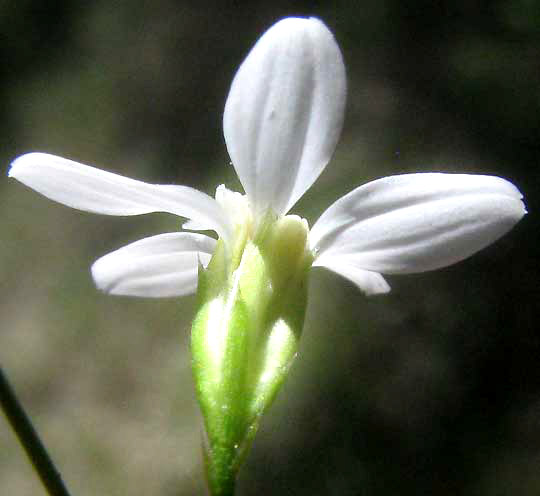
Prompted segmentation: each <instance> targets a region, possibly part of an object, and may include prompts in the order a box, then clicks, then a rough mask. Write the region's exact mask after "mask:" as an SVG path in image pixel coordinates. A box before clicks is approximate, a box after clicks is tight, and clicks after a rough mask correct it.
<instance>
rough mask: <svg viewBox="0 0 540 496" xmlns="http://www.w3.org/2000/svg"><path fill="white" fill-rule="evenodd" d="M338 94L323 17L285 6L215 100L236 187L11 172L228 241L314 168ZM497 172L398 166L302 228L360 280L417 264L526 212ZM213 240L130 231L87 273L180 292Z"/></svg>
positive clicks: (36, 164)
mask: <svg viewBox="0 0 540 496" xmlns="http://www.w3.org/2000/svg"><path fill="white" fill-rule="evenodd" d="M345 97H346V76H345V67H344V64H343V59H342V56H341V53H340V50H339V48H338V46H337V44H336V41H335V39H334V37H333V36H332V34H331V33H330V31H329V30H328V28H327V27H326V26H325V25H324V24H323V23H322V22H321V21H319V20H317V19H313V18H310V19H301V18H289V19H284V20H282V21H280V22H278V23H277V24H275V25H274V26H273V27H271V28H270V29H269V30H268V31H267V32H266V33H265V34H264V35H263V36H262V37H261V38H260V40H259V41H258V42H257V43H256V45H255V46H254V48H253V49H252V50H251V52H250V53H249V55H248V56H247V58H246V60H245V61H244V62H243V64H242V65H241V66H240V68H239V70H238V72H237V74H236V76H235V78H234V80H233V83H232V87H231V90H230V93H229V96H228V99H227V102H226V104H225V112H224V117H223V127H224V135H225V141H226V144H227V149H228V151H229V154H230V157H231V159H232V163H233V165H234V167H235V170H236V172H237V174H238V177H239V178H240V181H241V183H242V186H243V187H244V190H245V193H246V194H245V196H244V195H241V194H240V193H234V192H231V191H229V190H227V189H226V188H225V187H224V186H220V187H219V188H218V189H217V192H216V198H215V199H213V198H211V197H209V196H207V195H206V194H204V193H201V192H199V191H197V190H195V189H192V188H189V187H186V186H174V185H154V184H147V183H144V182H140V181H136V180H133V179H128V178H125V177H122V176H119V175H117V174H112V173H110V172H105V171H102V170H100V169H96V168H93V167H89V166H86V165H82V164H79V163H76V162H73V161H71V160H67V159H64V158H60V157H56V156H52V155H48V154H44V153H29V154H26V155H23V156H21V157H19V158H17V159H16V160H15V161H14V162H13V163H12V165H11V168H10V170H9V176H10V177H13V178H15V179H17V180H19V181H20V182H22V183H24V184H25V185H27V186H29V187H31V188H33V189H35V190H36V191H38V192H40V193H42V194H43V195H45V196H46V197H48V198H50V199H52V200H55V201H57V202H60V203H63V204H65V205H68V206H70V207H73V208H78V209H80V210H86V211H89V212H95V213H101V214H107V215H120V216H125V215H139V214H145V213H150V212H158V211H159V212H169V213H172V214H175V215H178V216H181V217H185V218H187V219H188V221H187V223H186V224H184V228H186V229H190V230H214V231H215V232H216V233H217V235H218V237H219V238H221V239H223V241H224V243H225V245H227V244H232V243H233V241H234V237H235V233H236V232H237V231H238V228H239V226H242V225H246V224H249V226H250V229H248V231H249V232H250V233H252V234H253V233H254V232H255V230H256V226H257V225H258V223H259V222H260V221H261V219H262V218H263V217H264V216H265V215H267V213H268V212H271V213H273V214H274V215H275V216H276V217H277V218H280V217H282V216H285V215H286V214H287V212H288V211H289V210H290V209H291V208H292V207H293V206H294V204H295V203H296V202H297V200H298V199H299V198H300V197H301V196H302V195H303V194H304V193H305V192H306V191H307V190H308V189H309V187H310V186H311V185H312V184H313V182H314V181H315V180H316V179H317V177H318V176H319V175H320V174H321V172H322V171H323V170H324V168H325V166H326V164H327V163H328V161H329V160H330V158H331V156H332V154H333V152H334V149H335V146H336V144H337V141H338V138H339V134H340V132H341V126H342V122H343V114H344V105H345ZM521 198H522V195H521V194H520V192H519V191H518V190H517V188H516V187H515V186H513V185H512V184H511V183H509V182H508V181H506V180H505V179H502V178H499V177H493V176H482V175H465V174H441V173H428V174H406V175H398V176H392V177H386V178H383V179H379V180H376V181H373V182H370V183H368V184H366V185H364V186H360V187H359V188H357V189H355V190H353V191H351V192H350V193H349V194H347V195H345V196H344V197H342V198H340V199H338V200H337V201H336V202H335V203H334V204H333V205H331V206H330V207H329V208H328V209H327V210H326V211H325V212H324V213H323V214H322V216H321V217H320V218H319V220H318V221H317V222H316V223H315V224H314V226H313V228H312V229H311V232H310V233H309V246H310V248H311V250H312V251H313V254H314V257H315V259H314V263H313V265H314V266H322V267H326V268H327V269H330V270H332V271H334V272H336V273H338V274H341V275H342V276H344V277H346V278H348V279H349V280H351V281H352V282H354V283H355V284H356V285H357V286H358V287H359V288H360V289H362V290H363V291H364V292H365V293H367V294H375V293H384V292H387V291H389V286H388V284H387V283H386V281H385V280H384V278H383V276H382V275H381V274H398V273H401V274H404V273H412V272H422V271H427V270H432V269H436V268H439V267H444V266H447V265H450V264H453V263H455V262H457V261H459V260H462V259H464V258H466V257H468V256H470V255H472V254H473V253H475V252H476V251H478V250H480V249H481V248H483V247H485V246H487V245H488V244H490V243H492V242H494V241H495V240H496V239H498V238H499V237H500V236H502V235H503V234H505V233H506V232H507V231H508V230H509V229H510V228H511V227H512V226H513V225H514V224H515V223H516V222H518V221H519V219H520V218H521V217H522V216H523V215H524V214H525V207H524V205H523V202H522V201H521ZM215 246H216V241H215V240H214V239H213V238H211V237H209V236H206V235H203V234H198V233H193V232H175V233H166V234H162V235H158V236H153V237H149V238H145V239H142V240H140V241H137V242H135V243H132V244H129V245H127V246H125V247H123V248H121V249H119V250H117V251H114V252H112V253H110V254H108V255H105V256H104V257H102V258H100V259H99V260H97V261H96V262H95V264H94V265H93V267H92V275H93V277H94V280H95V282H96V285H97V286H98V287H99V288H100V289H102V290H103V291H106V292H108V293H112V294H123V295H135V296H150V297H160V296H179V295H185V294H189V293H193V292H194V291H195V290H196V287H197V266H198V262H199V261H201V263H203V265H206V264H207V263H208V261H209V260H210V258H211V255H212V253H213V252H214V249H215Z"/></svg>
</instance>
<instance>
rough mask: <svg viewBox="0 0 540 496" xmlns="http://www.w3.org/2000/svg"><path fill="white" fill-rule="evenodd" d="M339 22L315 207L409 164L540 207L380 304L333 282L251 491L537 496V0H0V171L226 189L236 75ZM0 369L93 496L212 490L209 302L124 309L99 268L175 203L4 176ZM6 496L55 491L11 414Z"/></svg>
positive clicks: (4, 465) (269, 431) (151, 230)
mask: <svg viewBox="0 0 540 496" xmlns="http://www.w3.org/2000/svg"><path fill="white" fill-rule="evenodd" d="M290 15H302V16H306V15H314V16H317V17H320V18H321V19H323V20H324V21H325V22H326V24H327V25H328V26H329V28H330V29H331V30H332V31H333V32H334V34H335V36H336V39H337V41H338V43H339V44H340V46H341V49H342V51H343V55H344V58H345V62H346V66H347V70H348V83H349V96H348V104H347V114H346V120H345V126H344V131H343V136H342V139H341V141H340V144H339V145H338V149H337V151H336V154H335V157H334V159H333V161H332V162H331V163H330V165H329V166H328V168H327V170H326V171H325V172H324V173H323V175H322V177H321V178H320V179H319V180H318V182H317V183H316V185H315V186H314V187H313V189H312V190H310V191H309V192H308V194H307V195H306V197H305V198H303V199H302V200H301V201H300V202H299V203H298V205H297V206H296V207H295V208H294V212H295V213H298V214H300V215H303V216H305V217H306V218H308V220H310V222H313V221H314V220H315V219H316V218H317V216H318V215H319V214H320V213H321V212H322V211H323V210H324V209H325V208H326V206H328V205H329V204H330V202H332V201H334V200H335V199H337V198H338V197H339V196H340V195H342V194H344V193H345V192H347V191H349V190H350V189H351V188H352V187H353V186H354V185H359V184H361V183H363V182H365V181H367V180H371V179H374V178H377V177H380V176H385V175H389V174H394V173H403V172H419V171H435V170H437V171H451V172H472V173H482V174H495V175H500V176H503V177H506V178H508V179H510V180H511V181H512V182H514V183H515V184H516V185H517V186H518V187H519V188H520V189H521V191H522V192H523V193H524V195H525V200H526V204H527V207H528V210H529V212H530V213H529V214H528V215H527V216H526V217H525V218H524V219H523V220H522V221H521V223H520V224H519V225H518V226H517V227H516V228H515V229H514V230H513V231H512V232H511V233H510V234H508V235H507V236H505V237H504V238H503V239H501V240H500V241H498V242H497V243H496V244H495V245H493V246H491V247H489V248H488V249H486V250H484V251H482V252H481V253H479V254H477V255H475V256H474V257H472V258H471V259H469V260H467V261H465V262H462V263H460V264H458V265H456V266H453V267H450V268H447V269H444V270H440V271H437V272H432V273H426V274H420V275H414V276H403V277H390V278H389V282H390V284H391V286H392V292H391V293H390V294H389V295H386V296H381V297H376V298H369V299H368V298H366V297H365V296H363V295H362V294H361V293H360V292H359V291H358V290H357V289H356V288H354V287H353V286H352V285H351V284H349V283H348V282H346V281H345V280H344V279H341V278H339V277H338V276H335V275H333V274H330V273H327V272H325V271H324V270H321V269H317V270H315V271H314V272H313V275H312V278H311V295H310V296H311V297H310V305H309V309H308V316H307V321H306V326H305V331H304V337H303V341H302V344H301V351H300V354H299V358H298V359H297V361H296V363H295V365H294V367H293V369H292V372H291V374H290V378H289V380H288V381H287V383H286V384H285V386H284V388H283V391H282V393H281V395H280V396H279V397H278V399H277V401H276V404H275V405H274V406H273V407H272V409H271V411H270V412H269V414H268V415H267V417H266V419H265V421H264V422H263V424H262V426H261V430H260V434H259V435H258V438H256V441H255V444H254V447H253V450H252V452H251V454H250V457H249V459H248V461H247V463H246V466H245V467H244V469H243V471H242V472H241V476H240V480H239V490H238V494H239V495H251V494H268V495H272V494H287V495H289V494H290V495H301V494H310V495H313V494H321V495H323V494H324V495H370V496H372V495H373V496H379V495H381V496H382V495H384V496H390V495H400V496H402V495H417V494H433V495H438V496H439V495H440V496H445V495H456V494H463V495H471V496H472V495H486V494H489V495H492V496H499V495H500V496H503V495H515V494H519V495H531V496H533V495H538V494H540V360H539V357H540V335H539V331H538V329H537V326H536V314H537V307H538V296H539V290H538V282H537V281H538V280H539V272H540V271H539V269H538V232H539V222H538V216H537V214H536V212H538V193H539V174H538V167H539V164H540V160H539V158H540V153H539V152H540V140H539V134H540V133H539V131H540V70H539V67H540V64H539V61H540V2H539V1H537V0H493V1H480V0H455V1H452V2H450V1H440V2H434V1H414V2H401V1H398V0H366V1H335V2H300V1H298V2H283V1H274V2H260V1H250V2H243V1H231V2H225V1H223V2H207V1H204V0H200V1H197V2H195V1H177V2H174V1H172V0H154V1H152V2H149V1H134V2H127V1H126V2H122V1H117V2H114V1H112V2H111V1H96V2H89V3H83V2H73V1H62V0H60V1H57V2H54V3H51V2H40V1H35V0H19V1H17V2H15V1H11V0H7V1H4V2H2V3H0V33H2V35H1V40H2V42H1V43H0V59H1V60H2V63H1V66H0V71H1V73H0V74H1V77H0V99H1V107H0V108H1V110H0V116H1V118H0V136H1V141H2V146H1V147H0V158H1V162H2V163H3V164H4V170H5V171H7V167H8V164H9V162H10V161H11V160H12V159H13V158H15V157H16V156H17V155H19V154H22V153H24V152H27V151H33V150H36V151H46V152H51V153H55V154H58V155H62V156H65V157H69V158H73V159H75V160H79V161H82V162H85V163H88V164H94V165H97V166H99V167H102V168H105V169H108V170H111V171H115V172H119V173H122V174H125V175H128V176H131V177H134V178H138V179H141V180H146V181H152V182H159V183H168V182H169V183H170V182H173V183H178V184H186V185H190V186H194V187H197V188H199V189H202V190H204V191H206V192H208V193H210V194H213V192H214V188H215V187H216V186H217V185H218V184H221V183H223V182H224V183H225V184H226V185H227V186H229V187H233V188H237V189H238V188H239V185H238V182H237V180H236V178H235V175H234V171H233V169H232V167H230V166H229V165H228V162H229V159H228V156H227V152H226V149H225V145H224V140H223V136H222V124H221V119H222V112H223V106H224V102H225V99H226V96H227V92H228V88H229V85H230V82H231V80H232V77H233V75H234V73H235V70H236V68H237V67H238V65H239V64H240V62H241V61H242V60H243V58H244V56H245V55H246V54H247V52H248V51H249V49H250V48H251V46H252V45H253V43H254V42H255V41H256V39H257V38H258V37H259V36H260V35H261V34H262V33H263V31H264V30H266V29H267V28H268V27H269V26H270V25H271V24H273V23H274V22H275V21H277V20H278V19H280V18H281V17H284V16H290ZM0 189H1V193H0V194H1V199H2V207H3V209H2V211H3V220H2V240H1V242H0V270H1V272H0V274H1V281H2V289H1V294H0V312H1V315H2V321H3V325H2V328H1V329H0V360H1V363H2V366H3V367H4V369H5V370H6V372H7V373H8V374H9V376H10V378H11V380H12V381H13V383H14V385H15V387H16V388H17V390H18V392H19V394H20V397H21V399H22V400H23V401H24V403H25V405H26V407H27V408H28V410H29V412H30V413H31V415H32V417H33V419H34V421H35V423H36V426H37V427H38V429H39V430H40V432H41V433H42V435H43V437H44V439H45V441H46V444H47V446H48V447H49V450H50V451H51V453H52V455H53V457H54V459H55V460H56V462H57V464H58V466H59V467H60V469H61V470H62V472H63V475H64V478H65V480H66V482H67V484H68V486H69V487H70V488H71V490H72V493H73V495H74V496H85V495H94V494H107V495H132V494H156V495H157V494H160V495H171V496H172V495H174V496H177V495H189V494H202V493H203V491H204V484H203V477H202V469H201V465H200V463H201V462H200V448H199V442H200V417H199V412H198V409H197V405H196V402H195V398H194V392H193V385H192V380H191V372H190V365H189V326H190V318H191V316H192V315H193V310H194V299H193V298H183V299H176V300H175V299H169V300H158V301H146V300H138V299H129V298H118V297H116V298H115V297H107V296H105V295H102V294H99V293H98V292H97V291H96V290H95V289H94V287H93V285H92V281H91V278H90V276H89V272H88V268H89V266H90V265H91V263H92V262H93V260H95V259H96V258H97V257H99V256H101V255H103V254H104V253H107V252H108V251H111V250H113V249H116V248H118V247H120V246H122V245H124V244H127V243H128V242H131V241H134V240H136V239H138V238H141V237H144V236H149V235H153V234H158V233H160V232H164V231H171V230H175V229H178V228H179V226H180V222H179V219H175V218H173V217H171V216H167V215H164V214H163V215H161V214H156V215H151V216H144V217H140V218H110V217H100V216H95V215H91V214H86V213H81V212H78V211H74V210H70V209H68V208H65V207H62V206H59V205H56V204H53V203H52V202H49V201H48V200H46V199H44V198H42V197H40V196H39V195H37V194H36V193H34V192H32V191H30V190H27V189H26V188H24V187H23V186H21V185H20V184H17V183H15V182H13V181H10V180H8V178H7V177H6V176H4V179H3V180H2V181H1V182H0ZM0 493H1V494H6V495H30V494H32V495H36V494H44V492H43V490H42V489H41V486H40V484H39V482H38V480H37V478H36V476H35V475H34V473H33V472H32V470H31V469H30V466H29V464H28V462H27V460H26V458H25V455H24V454H23V452H22V449H21V448H20V447H19V445H18V444H17V442H16V440H15V437H14V435H13V433H12V432H11V431H10V429H9V428H8V425H7V422H6V421H5V419H4V418H3V417H1V416H0Z"/></svg>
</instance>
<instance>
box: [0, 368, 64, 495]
mask: <svg viewBox="0 0 540 496" xmlns="http://www.w3.org/2000/svg"><path fill="white" fill-rule="evenodd" d="M0 403H1V404H2V409H3V410H4V413H5V414H6V417H7V419H8V421H9V423H10V424H11V427H12V429H13V430H14V431H15V433H16V434H17V437H18V438H19V441H20V443H21V444H22V446H23V448H24V450H25V451H26V454H27V455H28V458H30V461H31V462H32V465H33V466H34V469H35V470H36V472H37V473H38V475H39V478H40V479H41V482H42V483H43V485H44V486H45V489H46V490H47V492H48V493H49V495H50V496H70V495H69V492H68V490H67V489H66V486H65V485H64V483H63V481H62V477H61V476H60V473H59V472H58V470H57V469H56V467H55V466H54V463H53V462H52V460H51V458H50V457H49V455H48V453H47V450H46V449H45V446H43V443H42V442H41V440H40V439H39V437H38V435H37V432H36V430H35V429H34V427H33V425H32V423H31V422H30V419H29V418H28V415H26V413H25V411H24V409H23V407H22V405H21V404H20V403H19V401H18V400H17V396H16V395H15V391H14V390H13V389H12V387H11V386H10V385H9V382H8V380H7V378H6V376H5V375H4V372H3V371H2V368H1V367H0Z"/></svg>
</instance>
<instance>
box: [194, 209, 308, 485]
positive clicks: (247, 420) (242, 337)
mask: <svg viewBox="0 0 540 496" xmlns="http://www.w3.org/2000/svg"><path fill="white" fill-rule="evenodd" d="M248 230H249V226H248V225H245V226H241V227H240V228H239V229H238V233H237V236H236V238H235V240H234V243H233V245H234V248H233V249H232V250H229V249H228V247H227V246H226V245H225V244H224V243H223V242H222V241H220V242H218V246H217V249H216V251H215V253H214V255H213V257H212V259H211V261H210V263H209V264H208V267H207V268H206V269H205V268H204V267H203V266H202V265H201V266H200V267H199V286H198V291H197V300H198V301H197V306H198V310H197V315H196V317H195V320H194V322H193V328H192V335H191V344H192V357H193V372H194V375H195V383H196V390H197V396H198V399H199V403H200V405H201V410H202V413H203V416H204V421H205V428H206V434H207V438H206V443H205V459H206V466H207V471H208V481H209V484H210V488H211V491H212V494H231V493H232V490H233V487H234V479H235V476H236V472H237V470H238V468H239V466H240V464H241V462H242V460H243V458H244V457H245V455H246V453H247V451H248V449H249V447H250V445H251V441H252V439H253V436H254V435H255V433H256V431H257V427H258V425H259V420H260V418H261V415H262V414H263V413H264V411H265V410H266V409H267V408H268V406H269V405H270V404H271V403H272V400H273V399H274V397H275V395H276V393H277V391H278V389H279V387H280V386H281V384H282V383H283V381H284V379H285V376H286V374H287V371H288V369H289V367H290V365H291V363H292V361H293V359H294V357H295V355H296V351H297V348H298V341H299V339H300V334H301V332H302V327H303V323H304V316H305V310H306V302H307V283H308V272H309V268H310V267H311V264H312V262H313V255H312V254H311V251H310V250H309V246H308V227H307V223H306V221H305V220H304V219H301V218H300V217H297V216H292V215H291V216H285V217H280V218H277V219H276V218H275V217H274V216H272V215H270V214H269V215H267V216H266V217H265V219H264V220H263V222H262V223H261V225H260V226H259V227H258V229H257V230H256V232H255V233H254V235H253V236H251V235H250V233H249V232H248Z"/></svg>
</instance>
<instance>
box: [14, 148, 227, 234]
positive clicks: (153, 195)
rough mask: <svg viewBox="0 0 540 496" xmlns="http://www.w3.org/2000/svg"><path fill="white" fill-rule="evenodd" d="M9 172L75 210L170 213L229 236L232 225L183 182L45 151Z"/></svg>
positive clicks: (207, 199)
mask: <svg viewBox="0 0 540 496" xmlns="http://www.w3.org/2000/svg"><path fill="white" fill-rule="evenodd" d="M9 176H10V177H14V178H15V179H17V180H19V181H20V182H22V183H23V184H25V185H26V186H29V187H30V188H32V189H34V190H36V191H37V192H39V193H41V194H42V195H44V196H46V197H47V198H50V199H51V200H54V201H57V202H59V203H63V204H64V205H67V206H68V207H73V208H77V209H79V210H85V211H87V212H94V213H98V214H106V215H139V214H146V213H150V212H169V213H172V214H176V215H179V216H182V217H187V218H189V219H195V220H196V221H199V222H204V223H205V224H207V225H209V226H211V227H210V228H211V229H214V230H216V232H218V233H219V234H220V236H225V237H228V235H229V230H230V227H229V226H228V222H227V220H226V218H225V216H224V213H223V211H222V209H221V207H220V206H219V205H218V204H217V202H216V201H215V200H214V199H213V198H211V197H210V196H208V195H206V194H204V193H201V192H200V191H197V190H196V189H193V188H188V187H186V186H175V185H155V184H148V183H144V182H142V181H136V180H134V179H129V178H127V177H124V176H120V175H118V174H113V173H111V172H106V171H103V170H100V169H96V168H94V167H89V166H88V165H82V164H79V163H77V162H73V161H72V160H67V159H65V158H61V157H56V156H54V155H49V154H46V153H28V154H26V155H22V156H21V157H19V158H17V159H16V160H15V161H14V162H13V163H12V164H11V168H10V170H9Z"/></svg>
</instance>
